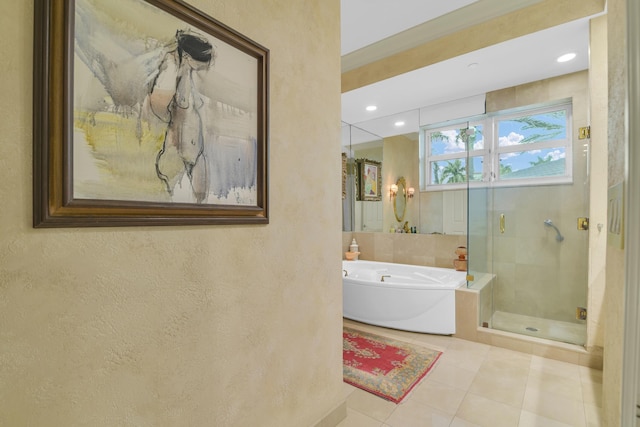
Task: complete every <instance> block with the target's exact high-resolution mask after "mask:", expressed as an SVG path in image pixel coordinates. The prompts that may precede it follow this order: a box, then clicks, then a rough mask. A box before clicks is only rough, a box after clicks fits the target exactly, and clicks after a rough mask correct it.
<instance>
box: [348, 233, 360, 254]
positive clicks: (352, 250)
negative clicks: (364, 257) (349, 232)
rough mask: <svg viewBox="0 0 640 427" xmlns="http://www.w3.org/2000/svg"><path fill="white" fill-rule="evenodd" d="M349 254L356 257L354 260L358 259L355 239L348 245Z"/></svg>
mask: <svg viewBox="0 0 640 427" xmlns="http://www.w3.org/2000/svg"><path fill="white" fill-rule="evenodd" d="M349 252H353V253H355V254H356V256H355V258H354V259H358V243H356V239H355V237H354V238H353V240H352V241H351V244H350V245H349Z"/></svg>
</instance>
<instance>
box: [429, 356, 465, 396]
mask: <svg viewBox="0 0 640 427" xmlns="http://www.w3.org/2000/svg"><path fill="white" fill-rule="evenodd" d="M443 356H444V355H443ZM475 375H476V373H475V372H474V371H469V370H467V369H464V368H461V367H459V366H458V365H457V364H456V363H451V362H449V361H448V360H447V359H444V358H443V357H441V358H440V360H438V362H437V363H436V366H435V367H434V368H433V370H432V371H431V373H430V374H429V375H428V377H427V378H428V380H429V381H436V382H439V383H441V384H446V385H449V386H451V387H455V388H459V389H461V390H468V389H469V386H470V385H471V383H472V382H473V378H474V377H475Z"/></svg>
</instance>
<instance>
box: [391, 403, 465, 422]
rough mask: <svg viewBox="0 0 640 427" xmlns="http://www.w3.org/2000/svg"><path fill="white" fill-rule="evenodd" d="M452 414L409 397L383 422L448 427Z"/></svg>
mask: <svg viewBox="0 0 640 427" xmlns="http://www.w3.org/2000/svg"><path fill="white" fill-rule="evenodd" d="M452 419H453V415H450V414H446V413H444V412H441V411H438V410H437V409H434V408H432V407H430V406H426V405H423V404H421V403H418V402H416V401H414V400H411V399H409V400H408V401H406V402H403V403H401V404H400V405H398V407H397V408H396V410H395V411H393V413H392V414H391V416H390V417H389V418H388V419H387V420H386V421H385V424H387V425H389V426H391V427H448V426H449V424H451V420H452Z"/></svg>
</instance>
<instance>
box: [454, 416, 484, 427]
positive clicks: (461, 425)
mask: <svg viewBox="0 0 640 427" xmlns="http://www.w3.org/2000/svg"><path fill="white" fill-rule="evenodd" d="M449 427H480V426H479V425H478V424H474V423H470V422H469V421H465V420H463V419H462V418H458V417H455V418H454V419H453V421H452V422H451V425H450V426H449Z"/></svg>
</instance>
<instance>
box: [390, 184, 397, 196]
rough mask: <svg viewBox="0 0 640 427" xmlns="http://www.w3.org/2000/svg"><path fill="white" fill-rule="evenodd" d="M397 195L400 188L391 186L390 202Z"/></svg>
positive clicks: (394, 185)
mask: <svg viewBox="0 0 640 427" xmlns="http://www.w3.org/2000/svg"><path fill="white" fill-rule="evenodd" d="M396 194H398V186H397V185H396V184H391V187H389V200H391V199H393V198H395V197H396Z"/></svg>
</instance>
